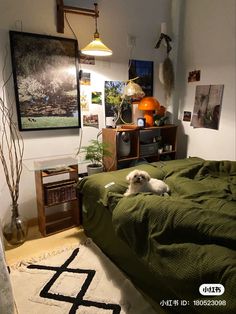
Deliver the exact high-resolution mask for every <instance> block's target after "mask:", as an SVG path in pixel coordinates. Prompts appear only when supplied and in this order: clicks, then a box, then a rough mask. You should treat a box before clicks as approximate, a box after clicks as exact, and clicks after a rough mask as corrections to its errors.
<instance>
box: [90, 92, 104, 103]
mask: <svg viewBox="0 0 236 314" xmlns="http://www.w3.org/2000/svg"><path fill="white" fill-rule="evenodd" d="M91 98H92V99H91V102H92V104H97V105H101V104H102V92H92V94H91Z"/></svg>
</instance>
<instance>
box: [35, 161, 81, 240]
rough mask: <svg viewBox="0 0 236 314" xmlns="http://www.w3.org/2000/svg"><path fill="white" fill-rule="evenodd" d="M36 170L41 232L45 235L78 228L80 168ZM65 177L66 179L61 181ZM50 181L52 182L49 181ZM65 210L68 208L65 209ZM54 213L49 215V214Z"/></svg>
mask: <svg viewBox="0 0 236 314" xmlns="http://www.w3.org/2000/svg"><path fill="white" fill-rule="evenodd" d="M49 170H50V169H48V170H47V169H43V170H35V185H36V195H37V208H38V224H39V230H40V232H41V234H42V235H43V236H46V235H49V234H52V233H55V232H58V231H61V230H65V229H68V228H71V227H73V226H77V225H79V223H80V221H79V220H80V219H79V218H80V214H79V201H78V198H77V194H76V183H77V181H78V165H77V164H74V165H69V166H68V167H65V169H64V170H61V171H56V170H55V171H49ZM59 175H63V176H64V175H66V176H67V177H68V178H67V179H63V180H61V179H58V177H59ZM48 179H49V181H50V182H46V181H47V180H48ZM64 207H67V208H66V209H65V208H64ZM51 210H52V211H53V213H50V211H51Z"/></svg>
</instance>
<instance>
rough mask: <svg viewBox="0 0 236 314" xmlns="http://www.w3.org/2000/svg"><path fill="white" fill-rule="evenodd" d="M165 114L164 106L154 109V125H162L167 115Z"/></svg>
mask: <svg viewBox="0 0 236 314" xmlns="http://www.w3.org/2000/svg"><path fill="white" fill-rule="evenodd" d="M165 114H166V107H164V106H162V105H161V106H160V108H159V109H157V110H156V113H155V115H154V117H153V118H154V125H156V126H162V125H164V124H166V122H167V120H168V117H167V116H165Z"/></svg>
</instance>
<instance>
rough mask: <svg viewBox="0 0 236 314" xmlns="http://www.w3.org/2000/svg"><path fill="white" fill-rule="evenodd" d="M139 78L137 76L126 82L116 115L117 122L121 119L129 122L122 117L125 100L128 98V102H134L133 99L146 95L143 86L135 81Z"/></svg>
mask: <svg viewBox="0 0 236 314" xmlns="http://www.w3.org/2000/svg"><path fill="white" fill-rule="evenodd" d="M136 79H138V77H135V78H133V79H130V80H128V81H127V82H126V85H125V87H124V92H123V95H122V100H121V103H120V105H119V106H118V108H117V117H116V121H115V122H116V123H117V122H118V121H119V119H120V120H121V121H122V122H123V123H127V122H126V121H124V119H123V117H122V110H123V102H124V101H125V100H126V101H128V102H131V103H132V99H135V100H136V101H137V100H140V99H141V98H142V97H144V96H145V93H144V91H143V90H142V88H141V86H139V85H138V84H137V83H134V82H133V81H134V80H136Z"/></svg>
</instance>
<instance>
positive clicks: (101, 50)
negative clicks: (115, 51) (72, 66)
mask: <svg viewBox="0 0 236 314" xmlns="http://www.w3.org/2000/svg"><path fill="white" fill-rule="evenodd" d="M56 1H57V31H58V32H59V33H64V15H65V13H71V14H81V15H86V16H91V17H93V18H95V27H96V30H95V33H94V39H93V41H92V42H91V43H90V44H88V45H87V46H86V47H84V49H82V50H81V52H82V53H83V54H85V55H89V56H110V55H112V51H111V49H109V48H108V47H107V46H106V45H104V44H103V43H102V41H101V39H100V36H99V32H98V29H97V18H98V16H99V12H98V7H97V3H94V7H95V9H94V10H91V9H85V8H79V7H74V6H68V5H64V1H63V0H56Z"/></svg>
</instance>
